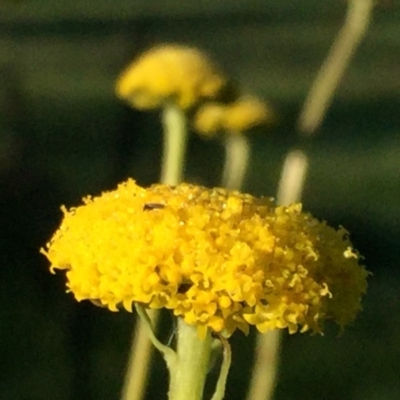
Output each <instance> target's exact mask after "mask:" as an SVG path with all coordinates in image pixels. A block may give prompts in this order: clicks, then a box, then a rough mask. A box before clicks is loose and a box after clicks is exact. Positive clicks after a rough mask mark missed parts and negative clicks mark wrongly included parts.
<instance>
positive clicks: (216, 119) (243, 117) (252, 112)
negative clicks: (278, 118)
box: [194, 96, 275, 137]
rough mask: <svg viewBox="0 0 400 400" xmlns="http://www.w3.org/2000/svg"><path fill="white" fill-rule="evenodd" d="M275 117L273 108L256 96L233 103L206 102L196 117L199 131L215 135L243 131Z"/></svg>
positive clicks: (203, 133) (239, 99) (209, 135)
mask: <svg viewBox="0 0 400 400" xmlns="http://www.w3.org/2000/svg"><path fill="white" fill-rule="evenodd" d="M274 119H275V115H274V112H273V111H272V109H271V108H270V107H269V106H268V105H267V104H265V103H264V102H262V101H261V100H259V99H258V98H256V97H250V96H248V97H241V98H238V99H237V100H236V101H235V102H232V103H225V104H223V103H216V102H211V103H206V104H204V105H202V107H200V108H199V110H198V111H197V113H196V114H195V117H194V127H195V129H196V130H197V132H198V133H200V134H201V135H203V136H206V137H213V136H215V135H216V134H218V133H220V132H227V133H234V134H237V133H243V132H246V131H248V130H249V129H252V128H254V127H256V126H260V125H266V124H269V123H271V122H272V121H273V120H274Z"/></svg>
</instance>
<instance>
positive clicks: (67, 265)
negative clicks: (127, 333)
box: [42, 180, 368, 336]
mask: <svg viewBox="0 0 400 400" xmlns="http://www.w3.org/2000/svg"><path fill="white" fill-rule="evenodd" d="M63 212H64V220H63V222H62V224H61V226H60V228H59V230H58V231H57V232H56V233H55V235H54V237H53V238H52V239H51V241H50V243H48V245H47V248H46V250H42V252H43V253H44V254H45V255H46V256H47V257H48V259H49V260H50V262H51V270H52V271H54V270H55V269H64V270H66V271H67V272H66V275H67V279H68V284H67V286H68V290H69V291H71V292H72V293H73V294H74V295H75V297H76V299H77V300H78V301H80V300H84V299H90V300H94V301H96V302H100V303H101V304H102V305H104V306H107V307H108V308H109V309H110V310H113V311H116V310H117V309H118V306H123V307H124V308H125V309H127V310H128V311H131V310H132V303H134V302H139V303H141V304H143V305H144V306H146V307H148V308H167V309H170V310H172V312H173V313H174V314H175V315H176V316H180V317H182V318H183V319H184V320H185V321H186V323H188V324H191V325H195V326H197V327H198V329H199V332H200V333H201V332H204V331H205V330H206V329H207V328H211V329H212V330H214V331H216V332H222V333H223V334H225V335H227V336H229V335H231V334H232V333H233V332H234V331H235V330H236V329H237V328H239V329H240V330H242V331H244V332H245V333H247V332H248V329H249V325H255V326H256V327H257V328H258V330H259V331H261V332H266V331H268V330H271V329H275V328H288V330H289V332H291V333H294V332H296V331H297V330H299V329H300V330H301V331H307V330H312V331H315V332H320V331H321V330H322V328H323V322H324V320H326V319H333V320H334V321H336V322H337V323H338V324H339V325H340V326H343V325H345V324H347V323H349V322H350V321H352V320H353V319H354V317H355V314H356V312H357V311H358V310H359V309H360V299H361V296H362V294H363V293H364V292H365V290H366V277H367V275H368V273H367V272H366V270H365V269H364V268H363V267H362V266H360V265H359V263H358V258H359V257H358V254H357V252H356V251H355V250H353V249H352V246H351V244H350V242H349V240H348V235H347V232H346V231H345V230H344V229H342V228H341V229H339V230H335V229H333V228H330V227H328V226H327V225H326V224H325V223H324V222H319V221H318V220H316V219H315V218H313V217H312V216H311V215H310V214H307V213H303V212H302V211H301V205H299V204H293V205H291V206H289V207H275V206H274V205H273V202H272V200H271V199H269V198H256V197H253V196H250V195H247V194H241V193H239V192H234V191H228V190H225V189H220V188H215V189H207V188H204V187H200V186H194V185H189V184H180V185H178V186H175V187H171V186H167V185H161V184H157V185H153V186H151V187H149V188H147V189H144V188H142V187H139V186H138V185H136V184H135V182H134V181H133V180H128V181H127V182H125V183H123V184H121V185H119V186H118V189H117V190H115V191H111V192H106V193H103V194H102V195H101V196H99V197H95V198H91V197H88V198H86V199H84V205H82V206H79V207H77V208H72V209H70V210H66V209H65V208H64V209H63Z"/></svg>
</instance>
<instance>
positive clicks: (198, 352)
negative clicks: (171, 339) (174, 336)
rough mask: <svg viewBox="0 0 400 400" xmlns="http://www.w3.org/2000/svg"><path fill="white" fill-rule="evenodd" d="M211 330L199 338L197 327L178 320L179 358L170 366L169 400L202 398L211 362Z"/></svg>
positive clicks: (198, 399) (199, 399)
mask: <svg viewBox="0 0 400 400" xmlns="http://www.w3.org/2000/svg"><path fill="white" fill-rule="evenodd" d="M211 345H212V338H211V334H210V332H207V335H206V337H205V338H204V339H201V338H199V334H198V332H197V328H196V327H195V326H191V325H187V324H186V323H185V322H184V321H183V320H182V319H179V320H178V343H177V350H176V352H177V360H176V364H175V365H174V367H173V368H170V374H171V381H170V389H169V393H168V399H169V400H188V399H190V400H201V399H202V397H203V389H204V384H205V381H206V377H207V372H208V368H209V363H210V354H211Z"/></svg>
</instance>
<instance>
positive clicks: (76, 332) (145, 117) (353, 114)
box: [0, 0, 400, 400]
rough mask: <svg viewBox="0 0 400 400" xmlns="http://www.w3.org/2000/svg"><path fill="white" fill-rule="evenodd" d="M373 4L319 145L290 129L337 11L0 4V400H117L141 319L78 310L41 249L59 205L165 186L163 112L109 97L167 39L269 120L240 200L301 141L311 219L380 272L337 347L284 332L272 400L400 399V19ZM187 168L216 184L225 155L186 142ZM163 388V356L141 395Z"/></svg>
mask: <svg viewBox="0 0 400 400" xmlns="http://www.w3.org/2000/svg"><path fill="white" fill-rule="evenodd" d="M381 3H382V4H380V5H379V6H378V7H377V9H376V10H375V13H374V18H373V22H372V25H371V27H370V29H369V32H368V34H367V37H366V38H365V40H364V42H363V43H362V45H361V47H360V48H359V50H358V52H357V54H356V56H355V58H354V59H353V61H352V64H351V66H350V68H349V69H348V71H347V73H346V75H345V78H344V80H343V82H342V84H341V86H340V88H339V89H338V92H337V95H336V97H335V100H334V102H333V104H332V107H331V109H330V110H329V113H328V115H327V117H326V120H325V121H324V124H323V126H322V128H321V129H320V131H319V132H318V135H317V136H316V137H315V138H313V139H311V140H308V141H300V140H299V139H298V138H297V135H296V132H295V122H296V117H297V115H298V113H299V110H300V109H301V106H302V103H303V101H304V98H305V96H306V93H307V90H308V89H309V87H310V84H311V82H312V79H313V77H314V76H315V73H316V72H317V70H318V67H319V65H320V63H321V62H322V60H323V58H324V56H325V55H326V53H327V51H328V49H329V46H330V44H331V43H332V40H333V38H334V37H335V34H336V32H337V31H338V29H339V28H340V26H341V23H342V20H343V17H344V15H345V11H346V2H345V1H339V0H338V1H336V0H325V1H323V2H322V1H320V0H319V1H317V0H313V1H296V2H293V1H291V0H281V1H279V2H278V1H270V0H268V1H267V0H264V1H261V0H257V1H244V0H241V1H238V0H235V1H228V0H226V1H225V0H224V1H214V2H211V1H209V2H207V1H194V0H186V1H182V0H179V1H178V0H175V1H172V0H168V1H155V0H153V1H145V0H135V1H133V0H131V1H128V0H119V1H117V0H114V1H106V0H86V1H69V2H61V1H58V2H54V1H53V2H50V1H48V0H35V1H34V0H32V1H27V0H20V1H12V0H9V1H2V2H0V267H1V280H0V282H1V291H0V293H1V296H2V297H1V307H0V324H1V325H0V352H1V353H0V360H1V362H2V367H1V369H0V371H1V372H0V399H5V400H41V399H58V400H90V399H96V400H113V399H118V396H119V391H120V388H121V385H122V379H123V374H124V368H125V363H126V360H127V355H128V349H129V344H130V335H131V331H132V324H133V322H134V316H132V315H130V314H128V313H117V314H113V313H110V312H107V311H106V310H103V309H100V308H96V307H94V306H93V305H91V304H85V303H81V304H77V303H76V302H75V301H74V300H73V298H72V296H71V295H67V294H65V293H64V291H65V290H64V287H65V286H64V276H63V274H59V275H56V276H54V275H51V274H50V273H49V272H48V263H47V262H46V260H45V259H44V257H43V256H41V255H40V254H39V248H40V247H41V246H43V245H44V244H45V243H46V241H47V240H48V239H49V238H50V236H51V235H52V233H53V232H54V230H55V229H56V228H57V226H58V224H59V222H60V218H61V212H60V209H59V207H60V205H61V204H66V205H67V206H72V205H76V204H78V203H79V201H80V199H81V197H82V196H84V195H86V194H89V193H91V194H98V193H100V192H101V191H102V190H106V189H112V188H114V187H115V186H116V184H117V183H118V182H120V181H122V180H124V179H125V178H126V177H128V176H132V177H134V178H135V179H136V180H137V181H138V182H139V183H140V184H143V185H147V184H151V183H153V182H156V181H157V180H158V176H159V167H160V162H159V160H160V155H161V150H162V149H161V128H160V125H159V118H158V114H157V113H141V112H137V111H134V110H131V109H129V108H128V107H126V106H125V105H123V104H122V103H120V102H119V101H118V100H117V99H116V98H115V96H114V93H113V85H114V82H115V78H116V77H117V75H118V73H119V72H120V71H121V69H122V68H123V67H124V66H125V65H126V63H127V62H128V61H130V60H131V59H132V58H133V57H134V56H135V55H136V54H137V53H138V51H140V50H143V49H145V48H147V47H148V46H150V45H152V44H154V43H159V42H171V41H175V42H180V43H186V44H191V45H195V46H198V47H200V48H202V49H204V50H206V51H208V52H209V53H210V54H211V56H212V57H213V58H214V59H215V61H217V62H218V63H219V64H220V65H221V66H222V67H223V68H224V70H225V71H226V72H227V73H228V74H230V75H231V76H233V77H234V78H235V79H236V80H237V81H238V82H240V84H241V85H242V87H243V88H245V89H246V90H248V91H249V92H253V93H255V94H257V95H259V96H261V97H263V98H264V99H266V100H269V101H270V102H271V103H272V104H273V105H274V106H275V108H276V109H277V111H278V113H279V116H280V122H279V124H278V125H277V126H276V127H274V128H273V129H271V130H269V131H268V132H260V133H259V134H255V135H254V136H252V137H251V141H252V145H253V154H252V161H251V165H250V171H249V173H248V176H247V179H246V182H245V188H244V189H245V190H246V191H248V192H251V193H254V194H257V195H261V194H262V195H273V194H274V193H275V192H276V187H277V183H278V180H279V174H280V168H281V166H282V162H283V159H284V156H285V154H286V152H287V151H288V150H289V149H291V148H293V147H295V146H300V147H301V148H303V149H304V150H305V151H307V153H308V155H309V156H310V173H309V176H308V180H307V182H306V187H305V193H304V201H303V202H304V207H305V209H306V210H309V211H311V212H313V213H314V214H315V215H316V216H318V217H319V218H323V219H326V220H327V221H328V222H329V223H330V224H331V225H334V226H338V225H339V224H342V225H344V226H345V227H346V228H347V229H348V230H349V231H350V232H351V233H352V239H353V242H354V243H355V246H356V247H357V248H358V249H359V250H360V252H361V253H362V254H363V255H365V263H366V265H367V267H368V269H369V270H370V271H372V272H373V274H374V275H373V276H372V277H371V278H370V288H369V291H368V294H367V296H366V297H365V299H364V312H363V313H361V314H360V315H359V317H358V318H357V320H356V322H355V323H354V324H353V325H352V326H351V327H349V328H348V329H347V330H346V331H345V333H344V334H343V335H342V336H339V337H338V335H337V331H336V330H334V329H331V328H330V327H328V329H327V332H326V334H325V336H324V337H319V336H317V337H310V336H309V335H307V334H305V335H294V336H289V335H285V337H284V346H283V353H282V364H281V369H280V375H279V382H278V387H277V393H276V400H285V399H290V400H292V399H293V400H301V399H308V400H317V399H321V398H323V399H326V400H336V399H355V400H380V399H385V400H392V399H393V400H395V399H398V398H400V381H399V379H398V376H399V367H400V302H399V292H400V291H399V280H400V279H399V278H400V274H399V266H398V260H399V256H400V243H399V238H400V207H399V202H400V201H399V197H400V74H399V71H400V56H399V54H400V9H399V7H398V4H397V3H396V2H395V1H392V2H390V1H385V2H383V1H382V2H381ZM205 159H206V160H207V163H204V160H205ZM188 160H189V161H188V165H187V170H186V179H187V180H190V181H195V182H198V183H202V184H206V185H218V183H219V180H220V175H221V170H222V163H223V148H222V146H221V143H219V142H218V141H203V140H202V139H200V138H198V137H197V136H195V135H192V136H191V138H190V143H189V156H188ZM167 322H168V321H166V322H165V324H164V326H165V331H164V336H166V337H167V336H168V335H169V334H170V328H169V327H168V324H167ZM252 340H253V336H250V338H244V337H243V336H242V335H241V334H238V335H236V336H235V337H234V340H233V343H234V364H233V368H232V371H231V375H230V378H231V379H230V382H229V384H228V391H227V396H226V398H227V399H233V400H235V399H242V398H243V397H244V393H245V388H246V381H247V378H248V376H249V371H250V365H251V358H252V351H251V342H252ZM214 374H215V372H214ZM163 385H166V373H165V368H164V365H163V363H162V361H161V360H160V359H159V358H158V359H157V362H156V363H155V371H154V374H153V376H152V385H151V389H150V390H149V396H148V398H149V399H151V398H153V399H154V398H166V396H165V394H164V393H165V392H166V389H165V386H163Z"/></svg>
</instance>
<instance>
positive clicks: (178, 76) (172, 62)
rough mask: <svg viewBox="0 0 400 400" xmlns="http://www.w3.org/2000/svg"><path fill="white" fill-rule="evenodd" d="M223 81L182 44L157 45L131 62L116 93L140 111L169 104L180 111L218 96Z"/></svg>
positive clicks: (201, 55) (208, 62) (196, 52)
mask: <svg viewBox="0 0 400 400" xmlns="http://www.w3.org/2000/svg"><path fill="white" fill-rule="evenodd" d="M226 86H227V82H226V79H225V78H224V77H223V76H222V74H221V73H220V72H219V71H218V69H217V68H216V67H215V66H214V65H213V64H212V62H211V60H210V59H209V58H208V57H207V56H206V55H205V54H204V53H202V52H201V51H199V50H197V49H195V48H192V47H188V46H182V45H176V44H171V45H160V46H156V47H154V48H152V49H150V50H149V51H147V52H145V53H143V54H142V55H141V56H139V58H138V59H137V60H134V61H133V62H132V63H131V64H130V65H129V66H128V67H127V69H126V70H125V71H124V72H123V73H122V74H121V76H120V77H119V78H118V80H117V85H116V93H117V96H118V97H120V98H121V99H123V100H126V101H128V102H129V103H130V104H131V105H132V106H134V107H136V108H140V109H152V108H157V107H160V106H161V105H162V104H163V103H164V102H165V101H173V102H175V103H176V104H177V105H178V106H179V107H181V108H182V109H188V108H191V107H193V106H194V105H195V104H196V103H197V102H199V101H200V100H203V99H213V98H216V97H218V96H219V95H220V94H221V93H222V92H223V91H225V89H226Z"/></svg>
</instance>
